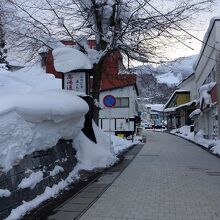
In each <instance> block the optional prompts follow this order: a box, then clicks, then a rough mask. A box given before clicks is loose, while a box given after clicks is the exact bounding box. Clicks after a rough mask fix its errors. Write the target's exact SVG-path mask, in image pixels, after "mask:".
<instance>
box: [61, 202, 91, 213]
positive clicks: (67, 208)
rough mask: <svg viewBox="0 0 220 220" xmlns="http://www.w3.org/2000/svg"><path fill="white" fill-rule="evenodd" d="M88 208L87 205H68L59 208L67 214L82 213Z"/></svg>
mask: <svg viewBox="0 0 220 220" xmlns="http://www.w3.org/2000/svg"><path fill="white" fill-rule="evenodd" d="M86 207H87V205H86V204H75V203H66V204H65V205H63V206H61V207H59V208H58V210H61V211H66V212H81V211H83V210H84V209H85V208H86Z"/></svg>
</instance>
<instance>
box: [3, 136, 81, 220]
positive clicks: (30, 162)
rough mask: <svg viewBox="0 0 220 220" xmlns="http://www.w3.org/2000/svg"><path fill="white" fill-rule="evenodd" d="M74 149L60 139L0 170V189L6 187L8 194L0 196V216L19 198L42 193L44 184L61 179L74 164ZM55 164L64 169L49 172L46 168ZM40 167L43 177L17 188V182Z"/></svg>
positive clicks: (68, 142)
mask: <svg viewBox="0 0 220 220" xmlns="http://www.w3.org/2000/svg"><path fill="white" fill-rule="evenodd" d="M75 154H76V151H75V150H74V148H73V147H72V141H71V140H70V141H64V140H60V141H59V142H58V143H57V145H56V146H54V147H53V148H50V149H48V150H46V151H37V152H34V153H33V154H31V155H27V156H25V157H24V158H23V159H22V160H20V161H19V162H18V164H17V165H15V166H13V168H12V169H11V170H9V171H8V172H7V173H0V189H8V190H9V191H10V192H11V195H10V197H0V219H4V218H6V217H7V216H8V215H9V214H10V212H11V210H12V209H14V208H16V207H17V206H19V205H21V204H22V201H30V200H32V199H34V198H35V197H36V196H37V195H39V194H42V193H43V192H44V190H45V188H46V187H47V186H49V187H51V186H53V185H54V184H57V183H58V182H60V181H61V179H65V178H66V177H67V176H68V174H69V173H70V171H72V170H73V168H74V166H75V165H76V162H77V161H76V157H75ZM56 165H58V166H61V167H62V168H63V169H64V172H60V173H58V174H57V175H55V176H53V177H52V176H50V171H52V170H53V169H54V167H55V166H56ZM28 169H29V170H32V171H33V172H37V171H42V172H43V180H42V181H40V182H39V183H37V185H36V186H35V187H34V188H33V189H31V188H24V189H19V188H18V185H19V184H20V182H21V181H22V179H24V178H25V177H28V176H30V172H25V171H27V170H28Z"/></svg>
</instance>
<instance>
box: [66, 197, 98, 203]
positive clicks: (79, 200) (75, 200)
mask: <svg viewBox="0 0 220 220" xmlns="http://www.w3.org/2000/svg"><path fill="white" fill-rule="evenodd" d="M93 200H94V198H82V197H74V198H72V199H70V200H68V203H73V204H74V203H75V204H90V203H91V202H92V201H93Z"/></svg>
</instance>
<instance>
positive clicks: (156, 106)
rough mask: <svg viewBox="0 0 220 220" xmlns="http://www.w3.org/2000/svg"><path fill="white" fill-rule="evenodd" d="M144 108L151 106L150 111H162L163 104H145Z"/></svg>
mask: <svg viewBox="0 0 220 220" xmlns="http://www.w3.org/2000/svg"><path fill="white" fill-rule="evenodd" d="M145 108H151V110H152V111H157V112H162V111H163V109H164V105H163V104H146V105H145Z"/></svg>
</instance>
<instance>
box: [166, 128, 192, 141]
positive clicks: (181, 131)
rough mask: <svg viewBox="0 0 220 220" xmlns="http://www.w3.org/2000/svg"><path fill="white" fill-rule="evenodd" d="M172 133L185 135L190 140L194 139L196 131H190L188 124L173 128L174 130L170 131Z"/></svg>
mask: <svg viewBox="0 0 220 220" xmlns="http://www.w3.org/2000/svg"><path fill="white" fill-rule="evenodd" d="M170 133H171V134H176V135H178V136H181V137H184V138H186V139H188V140H194V132H190V126H187V125H185V126H183V127H181V128H177V129H173V130H172V131H170Z"/></svg>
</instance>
